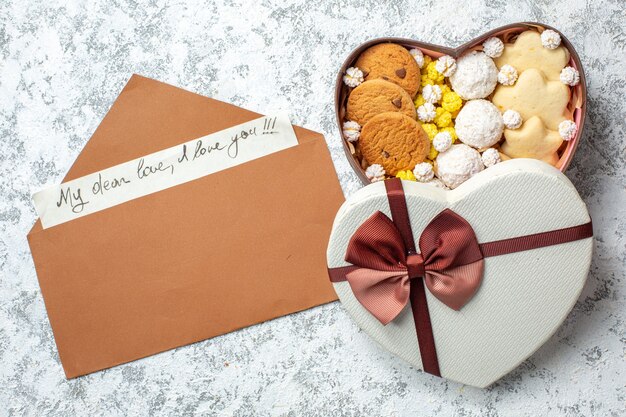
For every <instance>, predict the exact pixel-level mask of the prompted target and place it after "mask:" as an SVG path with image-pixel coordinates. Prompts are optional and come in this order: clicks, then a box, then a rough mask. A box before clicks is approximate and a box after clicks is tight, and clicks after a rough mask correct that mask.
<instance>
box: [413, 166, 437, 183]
mask: <svg viewBox="0 0 626 417" xmlns="http://www.w3.org/2000/svg"><path fill="white" fill-rule="evenodd" d="M413 175H415V179H416V180H418V181H419V182H428V181H430V180H432V179H433V178H434V177H435V172H434V171H433V166H432V165H431V164H429V163H428V162H422V163H419V164H417V165H415V168H414V169H413Z"/></svg>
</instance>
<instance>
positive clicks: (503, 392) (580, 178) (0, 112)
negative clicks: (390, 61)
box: [0, 0, 626, 416]
mask: <svg viewBox="0 0 626 417" xmlns="http://www.w3.org/2000/svg"><path fill="white" fill-rule="evenodd" d="M52 3H53V2H51V1H45V0H42V1H26V0H3V1H2V2H1V3H0V140H1V142H0V416H6V415H16V416H18V415H19V416H21V415H33V416H34V415H47V416H69V415H113V416H127V415H148V414H149V415H191V414H203V415H220V416H221V415H224V416H229V415H236V416H244V415H278V416H309V415H312V416H327V415H332V416H364V415H368V416H377V415H383V416H417V415H429V416H430V415H441V416H541V415H550V416H621V415H625V413H626V389H625V384H624V380H625V379H626V365H625V363H626V356H625V355H626V353H625V352H626V335H625V320H626V308H625V307H626V303H625V300H626V295H625V289H626V288H625V284H624V272H625V271H626V253H625V252H626V250H625V245H626V237H625V236H624V235H625V234H626V172H625V171H626V147H625V145H624V137H626V126H625V122H624V119H625V113H626V105H625V104H624V103H625V101H624V97H626V80H625V78H624V65H626V62H625V60H624V57H625V56H626V5H625V4H624V1H623V0H612V1H604V2H598V1H592V0H560V1H556V2H548V1H545V0H542V1H539V2H534V1H524V2H514V1H501V0H491V1H468V2H461V1H458V0H457V1H448V0H440V1H422V2H413V3H409V2H402V1H398V0H395V1H391V2H381V1H371V2H369V1H356V0H353V1H350V2H345V3H341V4H339V3H334V2H324V1H320V0H309V1H304V0H287V1H275V2H269V1H247V2H243V1H242V2H236V1H224V2H220V3H219V4H216V3H210V2H206V3H204V2H201V1H199V0H187V1H185V0H180V1H177V2H170V1H165V0H152V1H150V2H146V3H145V4H140V3H141V2H137V1H133V0H116V1H104V0H103V1H99V2H82V1H79V0H68V1H60V2H59V3H58V4H57V5H54V4H52ZM83 3H89V5H86V4H83ZM523 20H530V21H540V22H545V23H548V24H550V25H553V26H556V27H558V28H559V29H560V30H561V31H562V32H563V33H565V34H566V36H568V38H569V39H570V40H571V41H572V42H573V43H574V45H575V46H576V47H577V48H578V52H579V53H580V55H581V59H582V61H583V64H584V66H585V69H586V72H587V77H588V85H589V114H588V119H587V123H588V124H587V130H586V132H585V135H584V138H583V142H582V143H581V146H580V148H579V151H578V153H577V155H576V157H575V159H574V162H573V164H572V166H571V168H570V169H569V171H568V172H567V174H568V176H569V177H570V178H571V179H572V181H573V182H574V183H575V184H576V186H577V187H578V189H579V191H580V193H581V194H582V196H583V198H584V199H585V201H586V202H587V204H588V206H589V209H590V211H591V214H592V216H593V218H594V226H595V231H596V236H597V240H596V254H595V258H594V262H593V265H592V268H591V274H590V276H589V280H588V283H587V285H586V287H585V289H584V291H583V294H582V295H581V297H580V299H579V300H578V302H577V304H576V307H575V308H574V310H573V312H572V313H571V314H570V315H569V317H568V319H567V321H566V322H565V324H564V325H563V326H562V327H561V328H560V330H559V331H558V332H557V334H556V335H555V336H554V337H552V338H551V339H550V340H549V341H548V343H547V344H546V345H545V346H544V347H542V348H541V349H540V350H539V351H538V352H537V353H536V354H535V355H533V356H532V357H531V358H530V359H528V360H527V361H526V362H525V363H524V364H523V365H522V366H521V367H520V368H518V369H517V370H515V371H514V372H513V373H511V374H510V375H508V376H507V377H505V378H504V379H502V380H501V381H499V382H497V383H496V384H494V385H493V386H492V387H490V388H488V389H485V390H480V389H474V388H469V387H464V386H461V385H458V384H455V383H450V382H446V381H444V380H441V379H437V378H435V377H431V376H428V375H425V374H422V373H421V372H418V371H416V370H414V369H412V368H410V367H408V366H407V365H406V364H405V363H404V362H402V361H401V360H400V359H398V358H396V357H394V356H392V355H391V354H389V353H387V352H385V351H383V350H382V349H381V348H379V347H378V346H377V345H376V344H375V343H373V342H372V341H371V340H370V339H369V338H368V337H367V336H366V335H365V334H364V333H363V332H361V331H359V330H358V329H357V327H356V326H355V325H354V324H353V323H352V322H351V320H350V319H349V318H348V316H347V314H346V313H345V311H344V310H343V309H342V307H341V306H340V305H339V304H338V303H333V304H330V305H327V306H324V307H320V308H315V309H312V310H309V311H306V312H303V313H300V314H296V315H292V316H289V317H284V318H281V319H278V320H274V321H272V322H269V323H265V324H262V325H259V326H255V327H252V328H248V329H245V330H242V331H239V332H235V333H232V334H228V335H225V336H222V337H217V338H214V339H212V340H208V341H205V342H201V343H197V344H195V345H192V346H188V347H184V348H180V349H176V350H173V351H169V352H166V353H163V354H160V355H157V356H153V357H150V358H147V359H144V360H140V361H137V362H134V363H131V364H128V365H123V366H119V367H116V368H114V369H110V370H107V371H103V372H99V373H96V374H93V375H90V376H87V377H83V378H79V379H76V380H72V381H67V380H65V378H64V376H63V372H62V370H61V366H60V363H59V359H58V356H57V353H56V347H55V345H54V341H53V338H52V333H51V330H50V325H49V322H48V319H47V316H46V312H45V308H44V304H43V299H42V297H41V293H40V291H39V287H38V284H37V278H36V275H35V271H34V268H33V263H32V259H31V257H30V252H29V249H28V245H27V242H26V233H27V232H28V230H29V229H30V227H31V226H32V224H33V222H34V220H35V213H34V210H33V207H32V204H31V201H30V193H31V192H32V191H33V190H36V189H38V188H40V187H41V186H43V185H45V184H52V183H56V182H59V181H60V179H61V178H62V177H63V175H64V173H65V172H66V171H67V169H68V168H69V166H70V165H71V163H72V161H73V160H74V158H75V157H76V155H77V154H78V153H79V152H80V150H81V148H82V147H83V145H84V144H85V142H86V141H87V139H88V138H89V136H90V134H91V133H92V132H93V131H94V129H95V128H96V126H97V125H98V123H99V121H100V120H101V118H102V117H103V116H104V114H105V113H106V111H107V110H108V108H109V106H110V105H111V103H112V102H113V100H114V99H115V97H116V95H117V93H118V92H119V91H120V89H121V88H122V86H123V85H124V83H125V82H126V80H127V79H128V77H129V76H130V75H131V74H132V73H133V72H136V73H140V74H143V75H146V76H149V77H153V78H157V79H160V80H163V81H166V82H169V83H172V84H175V85H179V86H182V87H185V88H187V89H190V90H192V91H196V92H198V93H200V94H204V95H208V96H213V97H215V98H218V99H222V100H226V101H230V102H232V103H235V104H237V105H241V106H244V107H248V108H250V109H253V110H257V111H260V112H269V111H270V110H273V109H277V108H289V109H291V110H292V114H293V119H294V121H295V122H296V123H298V124H301V125H304V126H306V127H309V128H312V129H316V130H319V131H322V132H324V134H325V135H326V138H327V140H328V144H329V147H330V148H331V151H332V154H333V158H334V161H335V165H336V168H337V171H338V173H339V177H340V179H341V183H342V185H343V188H344V191H345V192H346V194H347V195H350V194H351V193H353V192H354V191H355V190H357V189H358V188H359V182H358V180H357V178H356V176H355V175H354V174H353V173H352V172H351V170H350V168H349V165H348V164H347V162H346V161H345V159H344V155H343V151H342V149H341V144H340V140H339V136H338V131H337V128H336V126H335V124H334V121H333V119H334V115H333V110H332V99H333V83H334V77H335V74H336V71H337V69H338V68H339V66H340V64H341V63H342V61H343V59H344V57H345V55H346V54H347V53H348V52H349V51H350V50H352V48H354V47H355V46H357V45H358V44H359V43H361V42H363V41H365V40H368V39H371V38H374V37H379V36H390V35H391V36H403V37H413V38H416V39H421V40H424V41H428V42H433V43H446V44H450V45H457V44H460V43H462V42H464V41H467V40H468V39H470V38H472V37H473V36H476V35H478V34H480V33H481V32H482V31H484V30H488V29H491V28H494V27H497V26H500V25H503V24H506V23H510V22H515V21H523Z"/></svg>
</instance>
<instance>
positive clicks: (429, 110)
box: [417, 103, 437, 122]
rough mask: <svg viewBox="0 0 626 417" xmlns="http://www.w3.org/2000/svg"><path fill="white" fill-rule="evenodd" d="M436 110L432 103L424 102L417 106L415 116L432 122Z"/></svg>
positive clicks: (423, 120)
mask: <svg viewBox="0 0 626 417" xmlns="http://www.w3.org/2000/svg"><path fill="white" fill-rule="evenodd" d="M435 116H437V111H436V110H435V106H434V105H433V104H432V103H424V104H422V105H421V106H419V107H418V108H417V118H418V119H420V121H422V122H432V121H433V119H434V118H435Z"/></svg>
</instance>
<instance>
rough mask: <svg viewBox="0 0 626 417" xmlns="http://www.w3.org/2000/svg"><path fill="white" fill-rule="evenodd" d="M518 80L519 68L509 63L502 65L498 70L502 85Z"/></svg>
mask: <svg viewBox="0 0 626 417" xmlns="http://www.w3.org/2000/svg"><path fill="white" fill-rule="evenodd" d="M515 81H517V70H516V69H515V68H513V67H512V66H511V65H509V64H504V65H502V68H500V72H498V82H499V83H500V84H502V85H513V84H515Z"/></svg>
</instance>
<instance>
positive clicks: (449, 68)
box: [435, 55, 456, 77]
mask: <svg viewBox="0 0 626 417" xmlns="http://www.w3.org/2000/svg"><path fill="white" fill-rule="evenodd" d="M435 69H436V70H437V71H438V72H439V73H440V74H443V76H444V77H449V76H451V75H452V74H454V72H455V71H456V59H454V58H452V57H451V56H450V55H444V56H442V57H440V58H439V59H438V60H437V62H435Z"/></svg>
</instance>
